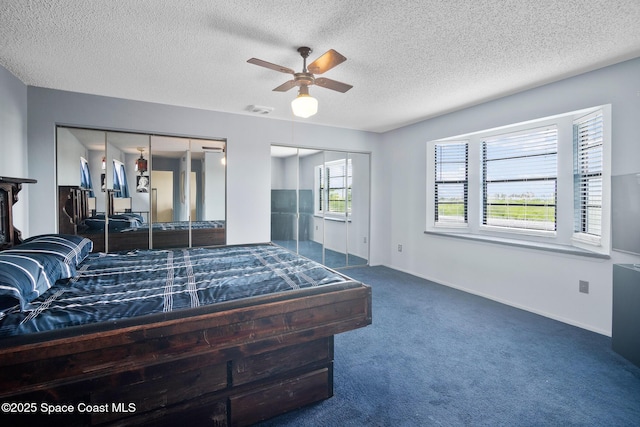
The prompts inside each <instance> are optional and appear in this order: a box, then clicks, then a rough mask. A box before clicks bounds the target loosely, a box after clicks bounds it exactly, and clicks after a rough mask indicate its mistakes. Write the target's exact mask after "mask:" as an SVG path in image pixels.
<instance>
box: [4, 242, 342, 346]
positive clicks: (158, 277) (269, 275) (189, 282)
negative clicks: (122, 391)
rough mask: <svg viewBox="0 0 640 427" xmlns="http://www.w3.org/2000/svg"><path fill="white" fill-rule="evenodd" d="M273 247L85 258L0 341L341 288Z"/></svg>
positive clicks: (7, 323) (329, 275)
mask: <svg viewBox="0 0 640 427" xmlns="http://www.w3.org/2000/svg"><path fill="white" fill-rule="evenodd" d="M345 281H346V279H345V278H344V277H343V276H341V275H339V274H337V273H335V272H332V271H331V270H327V269H326V268H324V267H323V266H322V265H320V264H318V263H316V262H314V261H311V260H308V259H305V258H301V257H298V256H297V255H295V254H293V253H291V252H289V251H287V250H286V249H283V248H280V247H278V246H273V245H268V244H265V245H251V246H238V247H234V246H231V247H222V248H192V249H173V250H138V251H132V252H127V253H113V254H104V253H102V254H98V253H95V254H91V255H89V256H88V257H87V259H85V261H83V262H82V263H81V264H79V265H78V268H77V276H76V277H73V278H71V279H66V280H61V281H58V282H57V283H56V284H55V285H54V286H53V287H52V288H51V289H49V290H48V291H47V292H46V293H44V294H43V295H41V296H40V297H39V298H38V299H36V300H34V301H32V302H31V304H30V306H29V307H27V309H26V310H23V311H19V310H18V309H15V310H14V311H13V312H9V313H6V314H5V316H4V317H3V318H2V319H0V337H2V336H13V335H20V334H27V333H32V332H42V331H49V330H55V329H60V328H67V327H72V326H78V325H86V324H93V323H99V322H109V321H114V320H119V319H127V318H132V317H135V316H141V315H147V314H153V313H162V312H171V311H175V310H181V309H186V308H195V307H199V306H202V305H208V304H215V303H217V302H222V301H230V300H235V299H239V298H247V297H251V296H257V295H265V294H269V293H275V292H282V291H288V290H293V289H300V288H308V287H313V286H322V285H327V284H332V283H341V282H345Z"/></svg>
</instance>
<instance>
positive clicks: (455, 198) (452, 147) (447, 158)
mask: <svg viewBox="0 0 640 427" xmlns="http://www.w3.org/2000/svg"><path fill="white" fill-rule="evenodd" d="M467 165H468V144H467V142H455V143H444V144H435V194H434V199H435V223H436V224H441V225H447V224H466V223H467V220H468V219H467V194H468V189H469V186H468V181H467V174H468V171H467Z"/></svg>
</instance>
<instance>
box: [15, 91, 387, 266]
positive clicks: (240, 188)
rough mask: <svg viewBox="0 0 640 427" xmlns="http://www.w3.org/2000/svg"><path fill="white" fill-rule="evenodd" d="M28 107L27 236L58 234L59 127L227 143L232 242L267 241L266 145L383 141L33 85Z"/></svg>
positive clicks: (357, 145)
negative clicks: (30, 184) (31, 182)
mask: <svg viewBox="0 0 640 427" xmlns="http://www.w3.org/2000/svg"><path fill="white" fill-rule="evenodd" d="M28 105H29V109H28V119H29V121H28V140H29V142H28V146H29V153H30V154H31V155H30V156H29V167H30V170H31V171H33V173H32V176H31V177H32V178H35V179H38V180H39V183H41V184H39V185H38V186H37V187H34V190H35V191H34V193H33V195H32V197H30V198H29V205H30V206H31V208H32V215H31V216H30V217H29V224H30V227H31V228H30V231H31V235H34V234H41V233H47V232H52V231H55V230H56V224H57V220H56V216H55V206H56V196H55V194H56V188H55V185H56V184H55V182H56V180H55V176H56V175H55V165H54V162H53V161H52V159H54V158H55V147H54V145H55V142H54V141H55V128H56V125H70V126H80V127H90V128H98V129H107V130H123V131H137V132H149V133H156V134H165V135H174V136H191V137H198V138H226V139H227V243H229V244H241V243H256V242H265V241H269V240H270V208H271V206H270V190H271V181H270V180H269V179H263V178H261V177H270V176H271V170H270V169H271V144H281V145H295V146H302V147H307V146H308V147H314V148H318V147H321V148H327V149H341V150H344V149H350V150H354V151H375V150H376V149H377V147H379V142H380V135H378V134H374V133H370V132H361V131H354V130H349V129H339V128H331V127H326V126H316V125H310V124H305V123H301V122H295V123H294V124H293V125H292V123H291V122H289V121H280V120H273V119H269V118H264V117H254V116H248V115H240V114H227V113H220V112H214V111H206V110H199V109H191V108H184V107H176V106H169V105H161V104H153V103H146V102H138V101H130V100H123V99H116V98H108V97H102V96H95V95H88V94H79V93H73V92H65V91H58V90H51V89H45V88H38V87H29V88H28ZM319 114H321V113H319ZM292 128H293V131H292ZM381 248H382V246H381ZM381 253H382V252H379V253H378V256H379V257H380V255H381ZM374 255H375V254H374V253H372V262H373V263H375V262H377V263H381V262H382V261H381V259H380V258H378V259H377V260H376V258H375V257H374Z"/></svg>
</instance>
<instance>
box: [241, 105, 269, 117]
mask: <svg viewBox="0 0 640 427" xmlns="http://www.w3.org/2000/svg"><path fill="white" fill-rule="evenodd" d="M247 110H249V111H250V112H252V113H254V114H262V115H265V114H269V113H270V112H272V111H273V107H265V106H264V105H249V107H247Z"/></svg>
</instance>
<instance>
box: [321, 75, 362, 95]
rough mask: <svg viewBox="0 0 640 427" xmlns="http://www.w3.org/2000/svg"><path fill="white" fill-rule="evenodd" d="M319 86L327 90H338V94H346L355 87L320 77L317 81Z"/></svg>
mask: <svg viewBox="0 0 640 427" xmlns="http://www.w3.org/2000/svg"><path fill="white" fill-rule="evenodd" d="M315 83H316V85H317V86H321V87H324V88H327V89H331V90H336V91H338V92H342V93H345V92H346V91H348V90H349V89H351V88H352V87H353V86H351V85H348V84H346V83H342V82H338V81H335V80H331V79H327V78H325V77H318V78H317V79H316V81H315Z"/></svg>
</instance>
